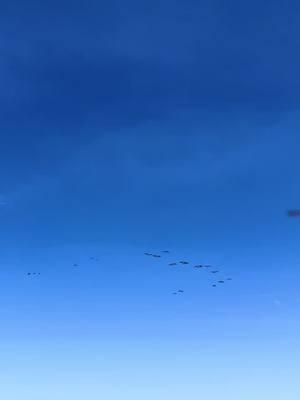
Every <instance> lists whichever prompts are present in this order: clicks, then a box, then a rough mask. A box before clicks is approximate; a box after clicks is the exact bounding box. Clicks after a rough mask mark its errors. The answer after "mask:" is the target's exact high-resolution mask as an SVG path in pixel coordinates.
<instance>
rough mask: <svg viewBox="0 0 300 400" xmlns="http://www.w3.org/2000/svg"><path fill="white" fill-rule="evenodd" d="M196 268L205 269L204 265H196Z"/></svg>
mask: <svg viewBox="0 0 300 400" xmlns="http://www.w3.org/2000/svg"><path fill="white" fill-rule="evenodd" d="M194 268H203V265H195V266H194Z"/></svg>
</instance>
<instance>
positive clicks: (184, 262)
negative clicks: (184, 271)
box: [179, 261, 188, 265]
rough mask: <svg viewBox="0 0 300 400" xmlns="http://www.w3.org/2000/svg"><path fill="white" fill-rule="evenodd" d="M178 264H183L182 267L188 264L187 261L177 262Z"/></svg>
mask: <svg viewBox="0 0 300 400" xmlns="http://www.w3.org/2000/svg"><path fill="white" fill-rule="evenodd" d="M179 262H180V264H183V265H186V264H188V261H179Z"/></svg>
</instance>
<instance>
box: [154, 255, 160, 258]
mask: <svg viewBox="0 0 300 400" xmlns="http://www.w3.org/2000/svg"><path fill="white" fill-rule="evenodd" d="M152 257H155V258H160V257H161V256H160V255H159V254H152Z"/></svg>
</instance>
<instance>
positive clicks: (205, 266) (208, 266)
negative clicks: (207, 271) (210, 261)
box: [203, 265, 211, 268]
mask: <svg viewBox="0 0 300 400" xmlns="http://www.w3.org/2000/svg"><path fill="white" fill-rule="evenodd" d="M203 267H204V268H210V267H211V265H203Z"/></svg>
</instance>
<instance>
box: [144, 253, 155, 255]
mask: <svg viewBox="0 0 300 400" xmlns="http://www.w3.org/2000/svg"><path fill="white" fill-rule="evenodd" d="M144 254H145V256H153V254H151V253H144Z"/></svg>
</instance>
